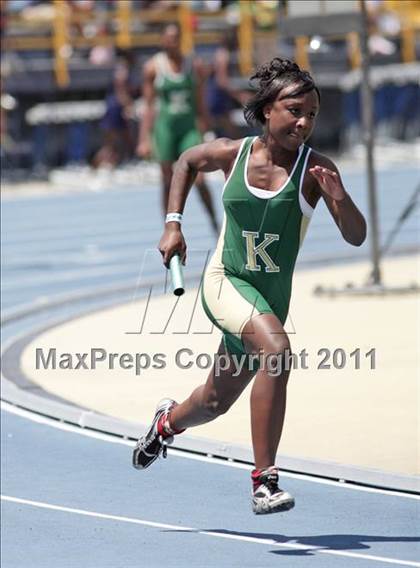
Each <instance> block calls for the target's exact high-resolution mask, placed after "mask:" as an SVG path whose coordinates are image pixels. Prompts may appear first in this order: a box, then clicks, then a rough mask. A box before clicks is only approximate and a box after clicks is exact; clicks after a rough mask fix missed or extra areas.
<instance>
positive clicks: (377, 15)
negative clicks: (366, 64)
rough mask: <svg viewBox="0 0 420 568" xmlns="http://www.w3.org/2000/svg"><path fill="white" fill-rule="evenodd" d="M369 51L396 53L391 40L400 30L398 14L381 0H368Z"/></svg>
mask: <svg viewBox="0 0 420 568" xmlns="http://www.w3.org/2000/svg"><path fill="white" fill-rule="evenodd" d="M366 6H367V9H368V17H369V51H370V53H371V54H372V55H384V56H390V55H393V54H394V53H396V51H397V45H396V44H395V43H394V41H392V39H393V38H396V37H397V36H398V34H399V33H400V31H401V23H400V20H399V18H398V14H396V13H395V12H392V11H390V10H387V9H386V6H385V4H384V2H383V0H368V1H367V3H366Z"/></svg>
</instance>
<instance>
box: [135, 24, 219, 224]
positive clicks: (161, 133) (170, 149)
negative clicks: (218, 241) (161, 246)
mask: <svg viewBox="0 0 420 568" xmlns="http://www.w3.org/2000/svg"><path fill="white" fill-rule="evenodd" d="M162 47H163V50H162V51H160V52H159V53H157V54H156V55H154V56H153V57H152V58H151V59H149V60H148V61H147V62H146V64H145V66H144V72H143V96H144V99H145V111H144V113H143V117H142V123H141V128H140V132H139V143H138V147H137V152H138V154H139V156H140V157H142V158H149V157H151V156H152V154H154V157H155V158H156V159H157V160H158V161H159V164H160V169H161V176H162V212H163V214H164V215H165V214H166V212H167V208H168V197H169V188H170V185H171V181H172V174H173V171H172V168H173V165H174V163H175V162H176V161H177V159H178V158H179V156H180V155H181V154H182V152H184V151H185V150H187V149H188V148H190V147H191V146H195V145H196V144H199V143H200V142H201V134H203V133H204V132H205V131H206V130H207V129H208V113H207V109H206V105H205V100H204V87H205V85H204V82H205V72H204V66H203V63H202V62H201V60H199V59H197V58H193V57H184V56H183V54H182V52H181V33H180V29H179V26H178V25H176V24H169V25H167V26H166V27H165V28H164V31H163V34H162ZM195 184H196V186H197V188H198V190H199V193H200V197H201V200H202V202H203V204H204V206H205V208H206V210H207V213H208V214H209V217H210V219H211V223H212V226H213V228H214V230H215V232H218V226H217V221H216V216H215V212H214V208H213V202H212V199H211V194H210V192H209V189H208V187H207V184H206V182H205V180H204V176H203V175H202V174H200V175H198V176H197V178H196V180H195Z"/></svg>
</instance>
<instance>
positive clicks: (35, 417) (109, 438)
mask: <svg viewBox="0 0 420 568" xmlns="http://www.w3.org/2000/svg"><path fill="white" fill-rule="evenodd" d="M1 410H4V411H5V412H10V413H11V414H15V415H16V416H20V417H22V418H25V419H27V420H31V421H32V422H37V423H38V424H44V425H46V426H50V427H52V428H56V429H57V430H63V431H64V432H70V433H72V434H77V435H79V436H87V437H88V438H94V439H95V440H101V441H102V442H108V443H111V444H122V445H124V446H131V447H134V444H135V442H132V441H130V440H124V439H123V438H119V437H118V436H113V435H112V434H104V433H101V432H94V431H93V430H89V429H85V428H82V427H80V426H73V425H72V424H66V423H64V422H60V421H58V420H54V419H53V418H48V417H46V416H42V415H40V414H35V413H33V412H30V411H29V410H25V409H23V408H19V407H17V406H14V405H12V404H9V403H8V402H5V401H4V400H2V401H1ZM169 452H170V454H171V455H174V456H177V457H180V458H184V459H188V460H193V461H200V462H205V463H209V464H211V465H222V466H225V467H233V468H236V469H244V470H247V471H251V470H252V469H253V466H252V465H249V464H245V463H238V462H231V461H228V460H224V459H219V458H217V457H208V456H200V455H195V454H190V453H188V452H187V451H183V450H175V449H172V448H170V449H169ZM281 476H282V477H287V478H289V479H299V480H300V481H308V482H311V483H319V484H321V485H332V486H334V487H338V488H340V489H350V490H352V491H364V492H366V493H379V494H381V495H389V496H392V497H403V498H405V499H415V500H417V501H420V495H411V494H409V493H403V492H401V491H393V490H387V489H377V488H375V487H363V486H360V485H353V484H349V483H341V482H339V481H333V480H331V479H321V478H318V477H311V476H310V475H307V474H304V473H285V472H281Z"/></svg>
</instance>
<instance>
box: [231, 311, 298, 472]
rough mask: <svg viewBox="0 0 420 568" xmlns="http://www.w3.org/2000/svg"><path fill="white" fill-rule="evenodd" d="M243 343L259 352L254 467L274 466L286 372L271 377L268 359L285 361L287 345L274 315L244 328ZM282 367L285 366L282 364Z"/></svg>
mask: <svg viewBox="0 0 420 568" xmlns="http://www.w3.org/2000/svg"><path fill="white" fill-rule="evenodd" d="M242 341H243V343H244V345H245V347H246V349H247V351H248V352H250V353H261V364H260V369H259V371H258V373H257V376H256V377H255V380H254V384H253V387H252V391H251V429H252V444H253V448H254V457H255V467H256V468H257V469H264V468H267V467H269V466H272V465H274V463H275V458H276V453H277V448H278V445H279V442H280V437H281V433H282V430H283V423H284V416H285V412H286V388H287V380H288V376H289V372H288V371H287V370H283V371H282V372H281V373H280V374H278V375H277V376H273V375H270V370H269V368H267V357H268V356H269V355H271V356H272V361H274V357H276V356H279V357H277V360H279V361H281V362H284V355H285V354H286V356H287V355H288V353H290V343H289V339H288V336H287V334H286V332H285V330H284V327H283V325H282V324H281V322H280V320H279V319H278V318H277V317H276V316H275V315H274V314H260V315H258V316H256V317H254V318H252V319H251V320H250V321H249V322H248V323H247V324H246V325H245V327H244V329H243V332H242ZM283 366H284V365H283Z"/></svg>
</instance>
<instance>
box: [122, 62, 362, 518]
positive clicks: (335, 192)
mask: <svg viewBox="0 0 420 568" xmlns="http://www.w3.org/2000/svg"><path fill="white" fill-rule="evenodd" d="M252 79H254V80H255V81H256V83H257V91H256V93H255V95H254V96H253V98H252V99H251V100H250V101H249V103H248V104H247V105H246V107H245V117H246V119H247V120H248V121H249V122H257V123H259V124H260V125H262V127H263V133H262V135H261V136H259V137H250V138H245V139H243V140H237V141H236V140H235V141H232V140H229V139H226V138H221V139H218V140H216V141H214V142H210V143H207V144H202V145H199V146H196V147H194V148H191V149H190V150H188V151H186V152H185V153H184V154H182V156H181V157H180V159H179V161H178V163H177V165H176V167H175V172H174V178H173V181H172V185H171V191H170V196H169V205H168V212H169V213H171V214H172V216H171V217H170V219H172V220H171V221H169V222H167V223H166V227H165V231H164V234H163V236H162V238H161V241H160V244H159V249H160V251H161V253H162V255H163V261H164V264H165V266H168V263H169V260H170V258H171V256H172V255H173V254H174V253H175V252H176V251H178V252H179V253H180V254H181V255H182V257H183V259H184V261H185V258H186V244H185V241H184V237H183V235H182V232H181V224H180V222H181V221H182V215H181V214H182V211H183V209H184V206H185V201H186V198H187V195H188V191H189V188H190V187H191V184H192V183H193V181H194V179H195V176H196V175H197V172H206V171H214V170H218V169H220V170H222V171H223V172H224V174H225V177H226V182H225V186H224V190H223V205H224V210H225V215H224V222H223V228H222V232H221V235H220V237H219V241H218V244H217V248H216V251H215V253H214V255H213V258H212V260H211V261H210V263H209V265H208V267H207V269H206V272H205V276H204V279H203V285H202V300H203V306H204V309H205V311H206V313H207V315H208V316H209V318H210V319H211V320H212V321H213V322H214V323H215V325H217V326H218V327H219V328H220V329H221V330H222V332H223V340H222V342H221V344H220V347H219V351H218V353H219V354H220V355H222V354H227V355H228V357H229V363H230V364H229V366H228V368H227V369H226V370H224V371H221V372H220V373H219V374H216V370H215V368H214V367H213V369H212V370H211V372H210V374H209V377H208V379H207V382H206V383H205V384H203V385H202V386H200V387H198V388H196V389H195V390H194V391H193V392H192V394H191V395H190V397H189V398H188V399H187V400H185V401H184V402H182V403H181V404H179V405H178V404H177V403H176V402H175V401H173V400H170V399H165V400H164V401H161V403H160V404H159V405H158V408H157V411H156V414H155V418H154V420H153V423H152V425H151V427H150V429H149V430H148V432H147V433H146V435H145V436H143V437H142V438H141V439H140V440H139V442H138V443H137V446H136V448H135V450H134V453H133V464H134V466H135V467H137V468H139V469H140V468H145V467H148V466H149V465H150V464H151V463H153V461H154V460H155V459H156V458H157V457H158V456H159V455H160V453H161V451H162V449H164V450H165V451H166V444H167V443H169V441H170V440H171V438H172V436H173V435H174V434H179V433H180V432H182V431H183V430H184V429H185V428H189V427H192V426H197V425H199V424H204V423H206V422H209V421H211V420H213V419H214V418H216V417H217V416H219V415H220V414H223V413H224V412H226V411H227V410H228V409H229V408H230V406H231V405H232V404H233V403H234V402H235V400H236V399H237V398H238V397H239V395H240V394H241V392H242V391H243V390H244V389H245V387H246V386H247V385H248V383H249V382H250V381H251V379H252V378H253V377H254V376H255V379H254V383H253V386H252V390H251V430H252V443H253V451H254V459H255V469H254V471H253V472H252V481H253V498H252V507H253V511H254V512H255V513H257V514H261V513H272V512H276V511H283V510H287V509H290V508H291V507H293V506H294V499H293V497H292V496H291V495H290V494H289V493H287V492H286V491H283V490H281V489H280V488H279V487H278V468H277V467H276V466H275V458H276V454H277V448H278V445H279V441H280V437H281V433H282V428H283V422H284V416H285V409H286V386H287V380H288V375H289V373H288V370H287V369H286V368H285V367H286V365H284V364H283V368H281V367H282V366H281V363H284V358H285V356H286V355H287V353H288V350H290V343H289V339H288V336H287V333H286V332H285V330H284V324H285V321H286V318H287V312H288V307H289V301H290V294H291V282H292V274H293V270H294V265H295V261H296V257H297V254H298V250H299V247H300V245H301V242H302V239H303V236H304V234H305V230H306V228H307V225H308V222H309V219H310V217H311V215H312V212H313V210H314V208H315V206H316V204H317V202H318V200H319V199H320V198H322V199H324V201H325V203H326V205H327V207H328V209H329V211H330V213H331V215H332V217H333V219H334V221H335V223H336V224H337V226H338V228H339V230H340V232H341V234H342V236H343V237H344V239H345V240H346V241H347V242H349V243H350V244H352V245H355V246H359V245H361V244H362V243H363V241H364V239H365V237H366V223H365V220H364V218H363V216H362V214H361V213H360V211H359V210H358V208H357V207H356V205H355V204H354V203H353V201H352V199H351V197H350V196H349V194H348V193H347V192H346V190H345V188H344V186H343V184H342V181H341V178H340V174H339V172H338V170H337V168H336V166H335V165H334V163H333V162H332V161H331V160H330V159H329V158H327V157H326V156H323V155H322V154H320V153H318V152H315V151H312V150H311V148H309V147H308V146H307V145H306V144H305V141H306V140H307V139H308V138H309V137H310V135H311V133H312V131H313V128H314V125H315V120H316V117H317V114H318V112H319V106H320V95H319V92H318V89H317V88H316V86H315V84H314V82H313V80H312V78H311V76H310V75H309V73H307V72H306V71H302V70H300V68H299V67H298V66H297V65H296V64H295V63H292V62H290V61H288V60H281V59H279V58H274V59H273V60H272V61H271V62H270V63H269V64H266V65H263V66H262V67H260V68H259V69H258V70H257V72H256V74H255V75H254V76H253V77H252ZM174 214H175V218H177V219H178V220H174ZM176 214H178V217H176ZM308 316H309V314H308ZM252 355H259V356H260V357H259V366H257V367H255V366H253V364H251V361H250V364H249V365H244V367H243V369H242V371H241V373H240V374H239V375H238V376H236V377H235V376H232V374H233V372H234V370H235V369H236V368H235V365H234V363H233V361H234V357H240V356H242V357H248V358H250V356H252ZM273 356H274V357H275V358H277V361H279V362H280V365H279V366H278V367H277V369H278V370H279V371H280V372H279V373H277V374H273V373H271V372H270V369H273V367H272V366H271V365H270V364H269V359H271V361H272V358H273ZM276 375H277V376H276Z"/></svg>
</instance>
